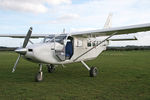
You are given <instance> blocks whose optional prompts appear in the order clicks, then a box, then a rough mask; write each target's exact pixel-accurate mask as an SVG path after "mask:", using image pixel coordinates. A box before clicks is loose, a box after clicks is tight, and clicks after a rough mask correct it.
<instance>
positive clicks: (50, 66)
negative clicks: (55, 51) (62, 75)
mask: <svg viewBox="0 0 150 100" xmlns="http://www.w3.org/2000/svg"><path fill="white" fill-rule="evenodd" d="M47 70H48V72H49V73H52V72H54V71H55V67H54V65H52V64H51V65H47Z"/></svg>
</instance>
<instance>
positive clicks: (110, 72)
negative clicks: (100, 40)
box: [0, 51, 150, 100]
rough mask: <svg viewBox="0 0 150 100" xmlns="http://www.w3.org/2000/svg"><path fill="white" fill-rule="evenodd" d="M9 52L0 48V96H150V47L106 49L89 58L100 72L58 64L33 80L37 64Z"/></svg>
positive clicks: (12, 99) (25, 99) (97, 99)
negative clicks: (95, 73)
mask: <svg viewBox="0 0 150 100" xmlns="http://www.w3.org/2000/svg"><path fill="white" fill-rule="evenodd" d="M17 56H18V55H17V54H15V53H12V52H0V100H150V51H105V52H103V53H102V55H100V56H99V57H98V58H97V59H95V60H92V61H88V62H87V64H88V65H90V66H96V67H98V70H99V74H98V76H97V77H95V78H91V77H89V72H88V71H87V69H85V68H84V67H83V65H82V64H80V63H74V64H68V65H66V66H67V67H66V68H62V67H61V66H60V67H57V68H56V71H55V72H54V73H51V74H50V73H48V72H47V68H46V67H44V68H43V71H44V81H43V82H40V83H37V82H34V76H35V74H36V73H37V72H38V70H39V67H38V65H37V64H34V63H31V62H28V61H25V60H23V59H21V61H20V62H19V64H18V66H17V70H16V72H15V73H11V70H12V66H13V65H14V62H15V60H16V58H17Z"/></svg>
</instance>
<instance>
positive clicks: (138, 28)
mask: <svg viewBox="0 0 150 100" xmlns="http://www.w3.org/2000/svg"><path fill="white" fill-rule="evenodd" d="M143 31H150V23H147V24H140V25H132V26H125V27H117V28H109V29H100V30H93V31H83V32H74V33H71V35H72V36H83V37H87V36H91V35H92V36H109V35H112V34H113V33H115V32H116V35H117V34H129V33H136V32H143Z"/></svg>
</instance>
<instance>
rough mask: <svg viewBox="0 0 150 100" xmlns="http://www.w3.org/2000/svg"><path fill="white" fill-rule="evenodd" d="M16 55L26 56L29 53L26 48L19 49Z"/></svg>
mask: <svg viewBox="0 0 150 100" xmlns="http://www.w3.org/2000/svg"><path fill="white" fill-rule="evenodd" d="M15 52H16V53H19V54H21V55H25V54H26V53H27V49H26V48H18V49H16V50H15Z"/></svg>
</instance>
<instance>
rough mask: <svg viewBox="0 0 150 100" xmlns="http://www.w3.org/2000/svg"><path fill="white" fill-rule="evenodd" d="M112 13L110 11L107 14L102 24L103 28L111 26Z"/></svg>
mask: <svg viewBox="0 0 150 100" xmlns="http://www.w3.org/2000/svg"><path fill="white" fill-rule="evenodd" d="M112 15H113V14H112V13H110V14H109V15H108V17H107V20H106V22H105V24H104V28H105V29H106V28H110V27H111V25H112Z"/></svg>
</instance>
